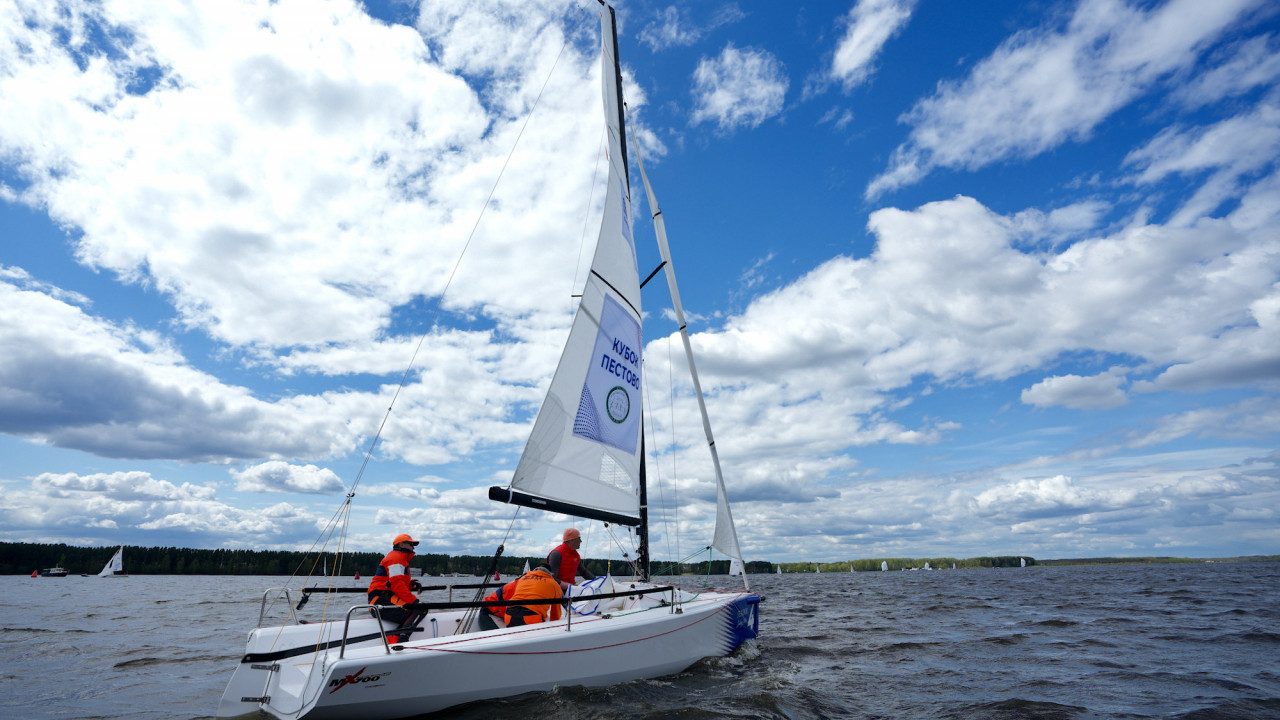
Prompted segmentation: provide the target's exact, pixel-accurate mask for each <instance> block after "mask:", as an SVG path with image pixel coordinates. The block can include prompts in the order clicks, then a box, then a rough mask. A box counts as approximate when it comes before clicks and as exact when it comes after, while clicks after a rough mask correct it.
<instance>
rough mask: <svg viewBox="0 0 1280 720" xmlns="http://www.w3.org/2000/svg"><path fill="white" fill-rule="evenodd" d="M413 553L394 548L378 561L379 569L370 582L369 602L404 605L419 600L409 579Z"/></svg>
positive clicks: (372, 603)
mask: <svg viewBox="0 0 1280 720" xmlns="http://www.w3.org/2000/svg"><path fill="white" fill-rule="evenodd" d="M412 559H413V553H407V552H402V551H400V550H392V551H391V552H389V553H387V556H386V557H384V558H382V562H380V563H378V570H377V572H375V573H374V574H373V581H372V582H370V583H369V604H371V605H404V604H405V603H411V602H417V601H418V598H417V596H416V595H414V594H413V587H412V585H411V584H410V583H411V582H412V581H411V580H410V579H409V561H410V560H412Z"/></svg>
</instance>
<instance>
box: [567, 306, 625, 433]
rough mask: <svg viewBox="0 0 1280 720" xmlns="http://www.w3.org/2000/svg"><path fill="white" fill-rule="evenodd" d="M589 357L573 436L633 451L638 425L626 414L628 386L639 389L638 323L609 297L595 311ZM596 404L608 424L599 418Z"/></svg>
mask: <svg viewBox="0 0 1280 720" xmlns="http://www.w3.org/2000/svg"><path fill="white" fill-rule="evenodd" d="M591 357H592V360H591V365H590V369H589V370H588V371H587V377H586V380H585V381H584V382H583V383H582V395H581V397H580V398H579V399H578V414H577V416H576V417H575V418H574V423H573V434H574V435H577V436H578V437H582V438H587V439H588V440H595V441H596V442H601V443H604V444H605V445H608V446H610V447H613V448H617V449H618V450H621V451H622V452H625V453H629V454H634V453H635V451H636V445H638V444H639V438H640V423H639V421H638V420H637V418H638V417H639V413H633V412H631V393H630V390H631V389H634V390H637V391H638V390H639V389H640V372H641V371H640V323H638V322H636V319H635V318H634V317H632V316H631V314H630V313H628V312H627V311H626V310H624V309H623V307H622V305H621V304H619V303H618V301H617V300H614V299H613V298H612V297H611V296H609V295H605V297H604V306H603V307H602V308H601V309H600V325H599V327H598V328H597V331H596V343H595V351H594V352H593V353H592V356H591ZM619 381H621V382H619ZM601 402H603V404H604V408H603V409H604V412H605V414H606V415H608V417H609V420H610V422H603V419H604V418H602V417H600V409H601V407H600V405H601Z"/></svg>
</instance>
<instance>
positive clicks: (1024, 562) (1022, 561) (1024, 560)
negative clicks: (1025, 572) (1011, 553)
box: [1018, 558, 1027, 567]
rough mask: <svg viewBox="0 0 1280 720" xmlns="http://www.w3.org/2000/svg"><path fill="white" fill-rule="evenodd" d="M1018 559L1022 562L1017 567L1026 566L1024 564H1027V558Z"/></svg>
mask: <svg viewBox="0 0 1280 720" xmlns="http://www.w3.org/2000/svg"><path fill="white" fill-rule="evenodd" d="M1018 560H1019V561H1020V562H1021V563H1022V564H1021V565H1020V566H1019V567H1026V566H1027V559H1026V558H1018Z"/></svg>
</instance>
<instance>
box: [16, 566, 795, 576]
mask: <svg viewBox="0 0 1280 720" xmlns="http://www.w3.org/2000/svg"><path fill="white" fill-rule="evenodd" d="M778 574H779V575H781V574H782V566H781V565H779V566H778ZM31 577H35V575H32V576H31Z"/></svg>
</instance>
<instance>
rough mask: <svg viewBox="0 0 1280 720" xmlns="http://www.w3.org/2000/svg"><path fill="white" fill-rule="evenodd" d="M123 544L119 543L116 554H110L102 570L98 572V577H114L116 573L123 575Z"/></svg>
mask: <svg viewBox="0 0 1280 720" xmlns="http://www.w3.org/2000/svg"><path fill="white" fill-rule="evenodd" d="M124 574H125V573H124V546H123V545H121V546H120V549H119V550H116V554H115V555H112V556H111V559H110V560H108V561H107V564H106V565H105V566H103V568H102V572H99V573H98V577H114V576H116V575H124Z"/></svg>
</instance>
